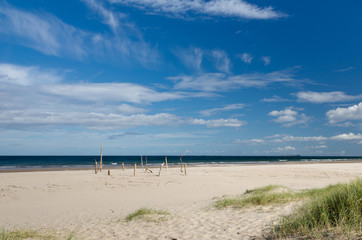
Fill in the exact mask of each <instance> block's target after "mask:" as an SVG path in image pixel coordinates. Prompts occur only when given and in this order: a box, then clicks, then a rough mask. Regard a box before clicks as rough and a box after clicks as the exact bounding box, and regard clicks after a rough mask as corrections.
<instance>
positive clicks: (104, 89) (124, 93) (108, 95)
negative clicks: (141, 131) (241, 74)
mask: <svg viewBox="0 0 362 240" xmlns="http://www.w3.org/2000/svg"><path fill="white" fill-rule="evenodd" d="M40 89H41V90H42V91H43V92H46V93H48V94H52V95H56V96H61V97H64V98H68V99H73V100H74V99H76V100H82V101H91V102H131V103H151V102H161V101H167V100H173V99H180V98H184V97H186V95H183V94H182V93H177V92H174V93H171V92H158V91H155V90H153V89H151V88H148V87H145V86H142V85H138V84H133V83H83V84H57V85H45V86H41V87H40Z"/></svg>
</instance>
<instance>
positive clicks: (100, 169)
mask: <svg viewBox="0 0 362 240" xmlns="http://www.w3.org/2000/svg"><path fill="white" fill-rule="evenodd" d="M102 155H103V143H102V144H101V160H100V162H99V171H100V172H102V168H103V160H102Z"/></svg>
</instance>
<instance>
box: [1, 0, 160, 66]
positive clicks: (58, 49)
mask: <svg viewBox="0 0 362 240" xmlns="http://www.w3.org/2000/svg"><path fill="white" fill-rule="evenodd" d="M85 2H86V3H87V4H88V5H89V6H90V8H91V9H93V10H94V11H97V12H98V13H99V14H100V15H101V16H102V17H101V18H102V22H103V23H104V24H107V25H108V26H110V28H111V29H112V33H108V34H107V33H94V32H89V31H85V30H82V29H79V28H76V27H74V26H72V25H69V24H67V23H65V22H63V21H62V20H60V19H59V18H57V17H56V16H54V15H51V14H49V13H39V12H36V13H35V12H28V11H23V10H20V9H17V8H15V7H13V6H11V5H9V4H7V3H0V25H1V26H2V27H1V28H0V34H2V35H4V36H7V37H8V41H11V42H14V43H17V44H20V45H22V46H25V47H28V48H31V49H34V50H36V51H39V52H41V53H43V54H45V55H50V56H57V57H67V58H73V59H78V60H85V59H88V58H92V59H96V60H97V61H100V60H107V59H109V58H111V59H113V60H118V61H124V60H125V59H127V60H128V61H129V60H130V59H132V60H133V61H134V62H136V63H140V64H142V65H148V64H154V63H156V62H157V61H158V58H159V55H158V52H157V51H156V50H155V49H154V48H152V47H150V46H149V44H148V43H146V42H145V41H144V40H143V39H142V36H141V35H140V33H139V32H138V31H137V29H136V28H135V27H134V26H133V25H132V24H127V25H126V24H120V21H119V18H120V15H121V14H116V13H113V12H111V11H109V10H107V9H106V8H105V7H104V6H103V5H101V4H99V3H98V2H97V1H91V0H87V1H85ZM125 21H126V20H125V19H123V22H125Z"/></svg>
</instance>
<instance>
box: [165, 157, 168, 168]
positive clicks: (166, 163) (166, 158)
mask: <svg viewBox="0 0 362 240" xmlns="http://www.w3.org/2000/svg"><path fill="white" fill-rule="evenodd" d="M165 162H166V170H168V164H167V157H165Z"/></svg>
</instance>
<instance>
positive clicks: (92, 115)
mask: <svg viewBox="0 0 362 240" xmlns="http://www.w3.org/2000/svg"><path fill="white" fill-rule="evenodd" d="M59 72H60V73H61V71H58V70H46V69H40V68H36V67H33V66H29V67H24V66H17V65H11V64H2V65H0V73H1V74H0V86H1V87H0V109H1V116H0V127H1V128H14V129H19V128H36V127H47V126H77V127H84V128H93V129H118V128H130V127H138V126H164V125H165V126H173V125H204V126H206V127H208V128H216V127H235V128H238V127H241V126H243V125H245V124H246V122H244V121H241V120H238V119H231V118H229V119H223V118H221V119H212V120H208V119H193V118H190V117H187V116H177V115H174V114H169V113H162V112H161V113H155V114H144V112H146V111H147V109H144V108H140V107H135V106H132V105H129V104H126V103H125V102H127V103H139V104H146V105H148V104H150V103H154V102H161V101H169V100H174V99H180V98H186V97H195V95H194V94H191V93H183V92H167V91H163V92H161V91H157V90H155V89H152V88H149V87H146V86H143V85H139V84H133V83H73V84H68V83H67V84H65V83H63V82H65V81H66V80H65V79H63V77H64V78H65V77H66V76H65V74H64V75H61V76H60V75H57V73H59ZM47 77H49V78H50V80H51V81H50V82H46V81H47ZM196 95H197V94H196ZM202 95H203V94H201V95H200V97H202Z"/></svg>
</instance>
